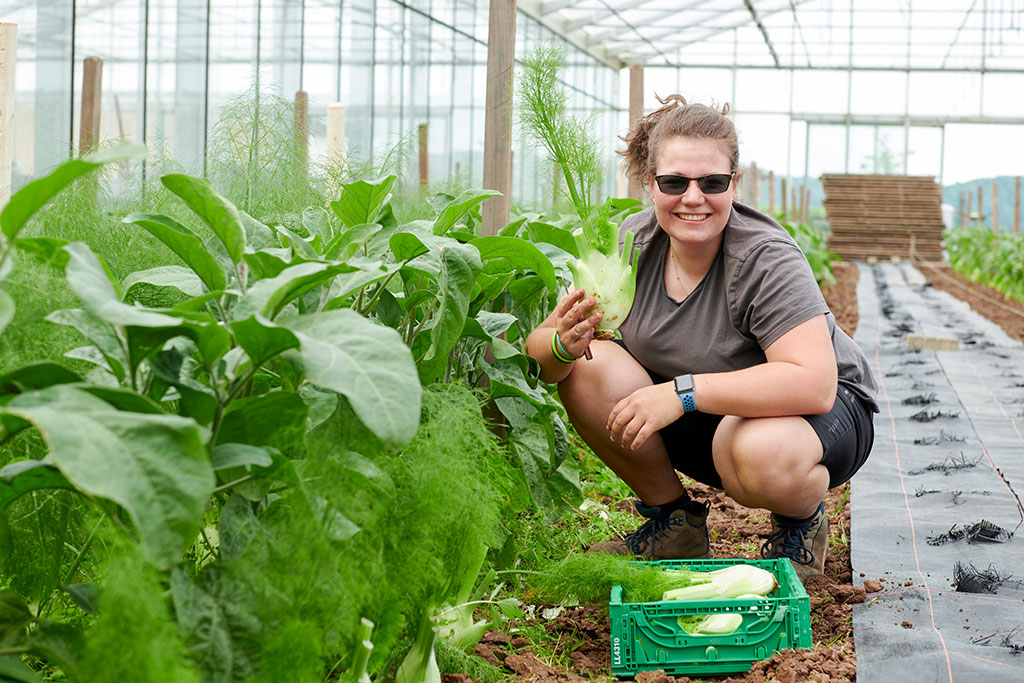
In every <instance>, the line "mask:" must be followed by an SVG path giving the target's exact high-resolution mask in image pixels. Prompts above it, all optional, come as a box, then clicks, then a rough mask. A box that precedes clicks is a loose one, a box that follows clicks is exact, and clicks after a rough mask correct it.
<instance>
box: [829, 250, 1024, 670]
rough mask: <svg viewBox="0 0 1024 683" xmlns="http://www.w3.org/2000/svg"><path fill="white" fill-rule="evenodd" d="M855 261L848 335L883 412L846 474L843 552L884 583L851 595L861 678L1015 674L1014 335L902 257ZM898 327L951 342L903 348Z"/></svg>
mask: <svg viewBox="0 0 1024 683" xmlns="http://www.w3.org/2000/svg"><path fill="white" fill-rule="evenodd" d="M858 266H859V268H860V281H859V283H858V286H857V300H858V309H859V322H858V326H857V332H856V335H855V340H856V341H857V342H858V343H859V344H860V346H861V348H862V349H864V351H865V353H866V354H867V356H868V359H869V361H870V363H871V365H872V366H873V369H874V371H875V373H876V377H877V379H878V382H879V385H880V391H879V403H880V404H881V410H882V412H881V413H880V414H879V415H876V417H875V445H874V449H873V450H872V453H871V456H870V457H869V458H868V461H867V463H866V464H865V465H864V467H863V468H862V469H861V471H860V472H859V473H858V474H857V475H856V476H855V477H854V479H853V481H852V484H851V491H852V492H851V520H852V522H851V523H852V526H853V529H852V533H851V538H852V547H851V553H850V557H851V563H852V565H853V576H854V581H855V582H856V583H857V584H858V585H863V583H864V582H865V581H866V580H872V581H877V580H881V585H882V589H881V591H878V592H870V593H868V595H867V601H866V602H865V603H864V604H862V605H856V606H854V610H853V625H854V638H855V642H856V648H857V680H858V682H859V683H874V682H876V681H877V682H882V681H884V682H885V683H893V682H900V681H908V682H909V681H915V682H917V681H965V682H966V681H971V682H974V681H985V683H994V682H996V681H1014V682H1017V683H1019V682H1020V681H1024V602H1022V600H1024V525H1021V526H1020V527H1019V528H1018V524H1020V522H1021V521H1022V520H1024V508H1022V506H1021V501H1020V496H1021V495H1024V346H1022V345H1021V344H1019V343H1017V342H1015V341H1013V340H1011V339H1010V338H1008V337H1007V336H1006V335H1005V334H1004V333H1003V332H1002V330H1001V329H999V328H998V327H996V326H995V325H993V324H991V323H989V322H988V321H986V320H985V319H983V318H981V317H980V316H978V315H977V314H975V313H974V312H973V311H971V310H970V308H969V307H968V306H967V304H965V303H963V302H961V301H959V300H957V299H955V298H953V297H951V296H949V295H948V294H945V293H944V292H940V291H937V290H933V289H931V288H930V287H928V286H927V285H926V281H925V279H924V277H923V276H922V275H921V274H920V273H919V272H918V271H917V270H916V269H914V268H913V267H912V266H911V265H910V264H908V263H903V264H894V263H878V264H865V263H860V264H858ZM908 333H917V334H926V335H932V336H944V337H952V338H957V339H959V342H960V344H959V350H956V351H931V350H923V351H908V350H906V335H907V334H908ZM1013 531H1016V532H1017V533H1015V534H1013V535H1012V536H1009V535H1008V532H1013ZM833 533H834V532H833ZM972 568H973V571H972ZM965 573H966V575H965ZM972 576H973V578H972ZM957 579H959V583H957ZM957 586H959V587H960V588H961V590H962V589H963V588H968V587H970V588H972V589H974V590H979V589H980V590H988V591H994V592H979V593H974V592H959V591H957ZM868 587H870V585H869V586H868ZM868 587H866V588H868Z"/></svg>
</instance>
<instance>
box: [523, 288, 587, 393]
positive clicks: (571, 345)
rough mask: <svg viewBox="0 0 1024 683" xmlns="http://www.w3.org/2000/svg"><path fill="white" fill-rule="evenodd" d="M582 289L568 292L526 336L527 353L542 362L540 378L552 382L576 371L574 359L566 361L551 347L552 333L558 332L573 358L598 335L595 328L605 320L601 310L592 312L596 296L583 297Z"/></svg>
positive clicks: (584, 349) (578, 355)
mask: <svg viewBox="0 0 1024 683" xmlns="http://www.w3.org/2000/svg"><path fill="white" fill-rule="evenodd" d="M583 294H584V292H583V290H582V289H574V290H571V291H569V292H567V293H566V295H565V296H564V297H562V299H561V300H560V301H559V302H558V305H557V306H555V310H554V311H552V313H551V315H549V316H548V317H547V318H545V319H544V321H543V322H541V324H540V325H538V326H537V329H535V330H534V331H533V332H531V333H530V336H529V337H527V338H526V353H527V355H529V356H532V357H533V358H536V359H537V362H538V363H540V378H541V380H543V381H544V382H550V383H552V384H554V383H557V382H561V381H562V380H563V379H565V378H566V377H568V376H569V373H570V372H572V366H573V364H572V363H563V362H562V361H560V360H558V359H557V358H555V355H554V353H553V352H552V351H551V341H552V337H553V336H554V335H555V333H556V332H557V334H558V339H559V342H560V343H561V345H562V348H563V349H565V351H566V352H567V353H568V354H569V356H570V357H571V358H579V357H580V356H582V355H583V352H584V351H586V350H587V346H589V345H590V342H591V341H593V339H594V329H595V328H596V327H597V324H598V323H599V322H601V313H600V312H591V311H592V310H593V308H594V300H593V299H592V298H590V297H587V298H585V299H584V298H583Z"/></svg>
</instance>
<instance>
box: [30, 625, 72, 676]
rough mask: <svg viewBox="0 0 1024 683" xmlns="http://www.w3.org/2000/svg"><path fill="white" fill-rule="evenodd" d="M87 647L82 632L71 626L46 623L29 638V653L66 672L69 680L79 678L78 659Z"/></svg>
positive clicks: (37, 628) (39, 626)
mask: <svg viewBox="0 0 1024 683" xmlns="http://www.w3.org/2000/svg"><path fill="white" fill-rule="evenodd" d="M84 647H85V635H84V634H83V633H82V630H81V629H80V628H78V627H76V626H72V625H70V624H61V623H58V622H55V621H44V622H43V623H41V624H39V625H38V626H36V627H35V629H33V631H32V633H31V635H29V638H28V651H29V652H31V653H32V654H34V655H36V656H37V657H41V658H42V659H43V661H45V662H46V663H47V664H49V665H51V666H56V667H58V668H60V670H61V671H63V672H64V675H65V676H67V677H68V680H80V679H79V677H78V659H79V657H80V656H81V653H82V650H83V649H84Z"/></svg>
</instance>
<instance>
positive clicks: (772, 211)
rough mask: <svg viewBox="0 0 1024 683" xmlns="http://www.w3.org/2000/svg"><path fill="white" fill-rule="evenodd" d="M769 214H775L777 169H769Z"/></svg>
mask: <svg viewBox="0 0 1024 683" xmlns="http://www.w3.org/2000/svg"><path fill="white" fill-rule="evenodd" d="M768 215H770V216H774V215H775V171H768Z"/></svg>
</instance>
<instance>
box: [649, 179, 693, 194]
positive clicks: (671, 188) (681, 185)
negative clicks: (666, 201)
mask: <svg viewBox="0 0 1024 683" xmlns="http://www.w3.org/2000/svg"><path fill="white" fill-rule="evenodd" d="M657 180H658V188H660V189H661V191H662V192H664V193H665V194H683V193H684V192H686V188H687V187H689V185H690V179H689V178H684V177H683V176H681V175H663V176H658V178H657Z"/></svg>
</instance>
